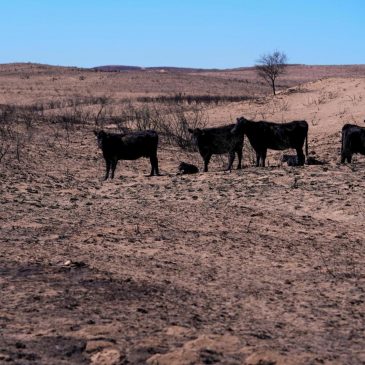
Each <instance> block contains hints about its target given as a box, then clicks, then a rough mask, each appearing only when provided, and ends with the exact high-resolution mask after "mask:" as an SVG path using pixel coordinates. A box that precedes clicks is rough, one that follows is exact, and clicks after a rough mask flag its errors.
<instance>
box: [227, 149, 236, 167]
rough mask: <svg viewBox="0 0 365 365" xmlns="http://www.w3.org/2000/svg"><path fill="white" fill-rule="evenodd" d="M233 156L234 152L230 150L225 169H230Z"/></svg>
mask: <svg viewBox="0 0 365 365" xmlns="http://www.w3.org/2000/svg"><path fill="white" fill-rule="evenodd" d="M234 158H235V152H234V151H231V152H230V153H229V158H228V167H227V171H232V165H233V161H234Z"/></svg>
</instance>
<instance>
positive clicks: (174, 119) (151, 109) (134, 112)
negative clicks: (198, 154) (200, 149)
mask: <svg viewBox="0 0 365 365" xmlns="http://www.w3.org/2000/svg"><path fill="white" fill-rule="evenodd" d="M207 121H208V118H207V115H206V113H205V112H204V110H203V109H202V108H198V107H196V106H195V107H189V108H186V107H184V106H182V105H170V106H167V107H163V106H161V105H159V104H157V103H152V104H146V103H144V104H142V105H140V106H138V105H134V104H132V103H131V102H130V103H127V104H126V105H125V107H124V109H123V111H122V113H120V115H119V117H117V118H114V122H116V124H117V126H118V129H119V130H120V131H122V132H127V131H130V130H147V129H154V130H156V131H157V132H158V133H159V134H160V136H161V137H162V140H163V141H164V142H165V143H167V144H169V145H175V146H178V147H180V148H182V149H184V150H185V149H186V150H195V146H194V144H193V143H192V138H191V134H190V133H189V131H188V128H204V127H205V126H206V125H207Z"/></svg>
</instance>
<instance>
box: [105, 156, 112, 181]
mask: <svg viewBox="0 0 365 365" xmlns="http://www.w3.org/2000/svg"><path fill="white" fill-rule="evenodd" d="M110 165H111V161H110V160H107V159H105V166H106V171H105V176H104V180H107V179H108V177H109V171H110Z"/></svg>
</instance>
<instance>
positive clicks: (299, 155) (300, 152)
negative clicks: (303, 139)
mask: <svg viewBox="0 0 365 365" xmlns="http://www.w3.org/2000/svg"><path fill="white" fill-rule="evenodd" d="M296 150H297V160H298V166H303V165H304V162H305V156H304V153H303V150H302V149H301V148H297V149H296Z"/></svg>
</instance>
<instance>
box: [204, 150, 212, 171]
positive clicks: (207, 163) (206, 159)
mask: <svg viewBox="0 0 365 365" xmlns="http://www.w3.org/2000/svg"><path fill="white" fill-rule="evenodd" d="M211 157H212V155H211V154H209V155H206V156H205V157H204V172H208V165H209V161H210V158H211Z"/></svg>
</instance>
